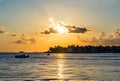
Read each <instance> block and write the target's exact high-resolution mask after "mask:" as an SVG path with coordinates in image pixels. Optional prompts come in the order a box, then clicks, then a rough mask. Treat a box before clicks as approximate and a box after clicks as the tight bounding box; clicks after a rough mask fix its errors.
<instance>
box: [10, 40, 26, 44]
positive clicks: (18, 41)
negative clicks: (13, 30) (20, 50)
mask: <svg viewBox="0 0 120 81" xmlns="http://www.w3.org/2000/svg"><path fill="white" fill-rule="evenodd" d="M13 43H14V44H25V42H24V41H23V40H16V41H14V42H12V44H13Z"/></svg>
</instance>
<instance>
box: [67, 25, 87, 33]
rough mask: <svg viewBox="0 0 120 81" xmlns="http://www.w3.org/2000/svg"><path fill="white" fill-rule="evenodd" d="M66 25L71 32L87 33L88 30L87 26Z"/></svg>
mask: <svg viewBox="0 0 120 81" xmlns="http://www.w3.org/2000/svg"><path fill="white" fill-rule="evenodd" d="M65 27H66V28H67V29H68V30H69V33H86V32H87V31H88V29H87V28H85V27H84V28H81V27H77V26H70V25H67V26H65Z"/></svg>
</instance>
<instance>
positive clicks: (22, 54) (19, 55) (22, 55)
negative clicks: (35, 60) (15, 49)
mask: <svg viewBox="0 0 120 81" xmlns="http://www.w3.org/2000/svg"><path fill="white" fill-rule="evenodd" d="M15 58H29V55H26V54H25V53H24V52H19V54H17V55H15Z"/></svg>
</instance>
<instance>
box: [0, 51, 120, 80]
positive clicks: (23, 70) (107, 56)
mask: <svg viewBox="0 0 120 81" xmlns="http://www.w3.org/2000/svg"><path fill="white" fill-rule="evenodd" d="M14 55H15V54H9V53H6V54H2V53H0V81H120V53H78V54H75V53H51V54H50V55H47V54H42V53H41V54H38V53H37V54H35V53H32V54H29V55H30V58H23V59H22V58H14Z"/></svg>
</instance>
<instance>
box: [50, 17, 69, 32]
mask: <svg viewBox="0 0 120 81" xmlns="http://www.w3.org/2000/svg"><path fill="white" fill-rule="evenodd" d="M49 21H50V23H51V24H50V27H53V29H54V30H56V31H57V32H58V33H68V29H67V28H66V27H65V25H66V24H65V22H64V21H60V22H55V21H54V19H53V18H52V17H51V18H49Z"/></svg>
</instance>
